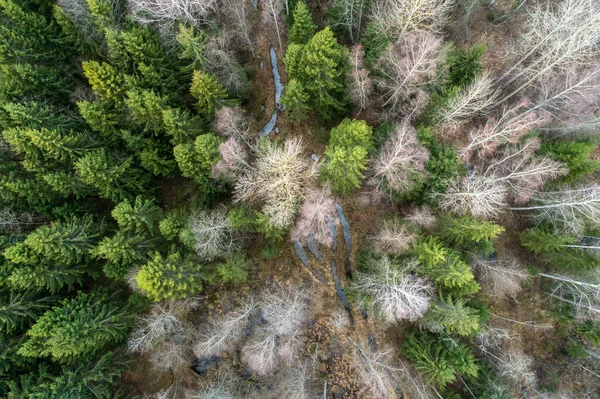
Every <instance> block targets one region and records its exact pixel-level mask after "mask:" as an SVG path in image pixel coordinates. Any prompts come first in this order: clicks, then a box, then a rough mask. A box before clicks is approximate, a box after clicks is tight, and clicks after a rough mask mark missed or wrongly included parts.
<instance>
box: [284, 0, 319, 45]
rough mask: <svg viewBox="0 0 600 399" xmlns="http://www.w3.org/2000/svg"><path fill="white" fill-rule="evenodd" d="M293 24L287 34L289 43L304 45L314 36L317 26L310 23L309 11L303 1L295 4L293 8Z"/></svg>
mask: <svg viewBox="0 0 600 399" xmlns="http://www.w3.org/2000/svg"><path fill="white" fill-rule="evenodd" d="M293 14H294V24H293V25H292V29H290V33H289V41H290V43H298V44H306V43H307V42H308V41H309V40H310V39H311V38H312V37H313V35H314V34H315V31H316V29H317V26H316V25H315V24H314V23H313V21H312V16H311V15H310V11H308V8H307V7H306V3H304V1H302V0H301V1H299V2H298V3H296V8H294V13H293Z"/></svg>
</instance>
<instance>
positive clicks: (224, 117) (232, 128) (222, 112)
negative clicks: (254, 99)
mask: <svg viewBox="0 0 600 399" xmlns="http://www.w3.org/2000/svg"><path fill="white" fill-rule="evenodd" d="M212 129H213V130H214V132H215V133H217V134H219V135H221V136H224V137H234V138H236V139H242V140H245V139H246V138H247V137H248V133H249V126H248V118H247V116H246V115H245V114H244V110H242V109H241V108H240V107H238V106H235V107H223V108H221V109H219V110H218V111H217V112H216V114H215V120H214V121H213V124H212Z"/></svg>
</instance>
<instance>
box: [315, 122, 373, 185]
mask: <svg viewBox="0 0 600 399" xmlns="http://www.w3.org/2000/svg"><path fill="white" fill-rule="evenodd" d="M372 134H373V129H372V128H371V127H370V126H369V125H367V123H366V122H365V121H357V120H353V119H344V120H343V121H342V122H341V123H340V124H339V125H338V126H336V127H334V128H333V129H331V138H330V140H329V144H328V145H327V149H326V150H325V162H324V164H323V169H322V176H323V178H325V179H328V180H329V181H330V182H331V185H332V188H333V190H334V191H336V192H338V193H340V194H348V193H350V192H351V191H352V190H354V189H356V188H359V187H360V186H361V184H362V179H363V171H364V169H365V168H366V166H367V154H368V152H369V151H370V150H371V148H372V146H373V145H372V138H371V136H372Z"/></svg>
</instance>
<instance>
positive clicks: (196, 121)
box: [162, 107, 204, 145]
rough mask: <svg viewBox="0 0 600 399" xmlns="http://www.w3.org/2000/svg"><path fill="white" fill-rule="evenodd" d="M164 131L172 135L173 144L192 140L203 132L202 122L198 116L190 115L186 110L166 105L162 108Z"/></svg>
mask: <svg viewBox="0 0 600 399" xmlns="http://www.w3.org/2000/svg"><path fill="white" fill-rule="evenodd" d="M162 117H163V123H164V126H165V131H166V132H167V134H168V135H169V136H171V137H172V139H171V143H172V144H173V145H177V144H185V143H188V142H193V141H194V139H195V138H196V137H198V136H199V135H201V134H202V133H204V131H203V125H204V123H203V122H202V121H201V120H200V118H199V117H198V116H192V115H191V114H190V112H189V111H188V110H183V109H180V108H171V107H167V108H166V109H164V110H163V114H162Z"/></svg>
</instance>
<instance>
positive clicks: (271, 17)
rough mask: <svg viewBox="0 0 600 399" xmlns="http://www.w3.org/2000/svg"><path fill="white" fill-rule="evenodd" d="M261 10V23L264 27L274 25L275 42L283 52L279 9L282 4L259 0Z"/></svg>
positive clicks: (277, 1) (275, 0)
mask: <svg viewBox="0 0 600 399" xmlns="http://www.w3.org/2000/svg"><path fill="white" fill-rule="evenodd" d="M260 4H261V9H262V10H263V17H262V19H263V23H264V24H266V25H271V24H274V25H275V31H276V32H277V41H278V42H279V49H280V50H281V52H283V44H282V42H281V28H280V26H279V25H280V24H281V19H280V18H281V9H282V6H283V3H282V1H281V0H261V1H260Z"/></svg>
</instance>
